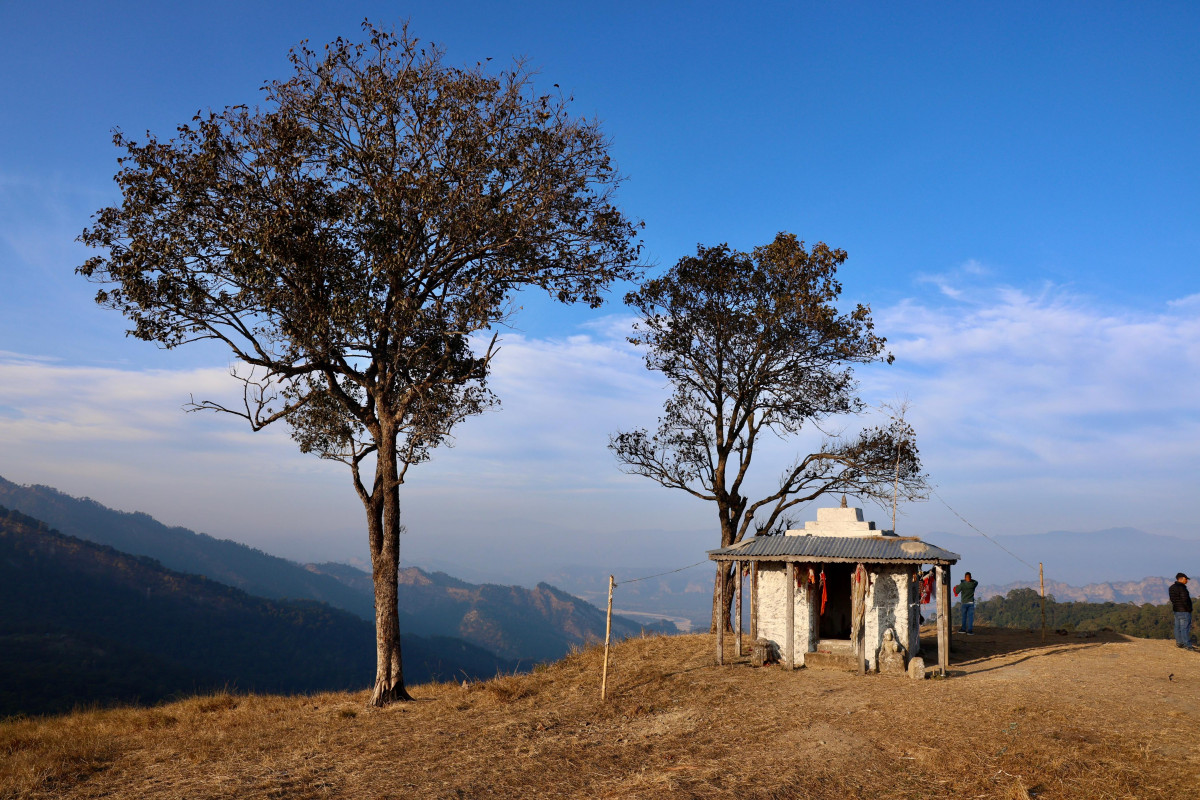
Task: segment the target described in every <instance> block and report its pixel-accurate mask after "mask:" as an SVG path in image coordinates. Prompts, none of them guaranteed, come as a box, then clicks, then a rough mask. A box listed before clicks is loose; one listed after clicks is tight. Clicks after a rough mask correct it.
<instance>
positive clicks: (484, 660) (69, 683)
mask: <svg viewBox="0 0 1200 800" xmlns="http://www.w3.org/2000/svg"><path fill="white" fill-rule="evenodd" d="M0 609H3V613H2V614H0V716H4V715H6V714H14V713H19V712H20V713H43V712H56V711H67V710H70V709H71V708H72V707H73V706H75V705H77V704H90V703H111V702H136V701H140V702H154V701H157V700H161V699H163V698H166V697H169V696H172V695H178V694H187V693H192V692H198V691H210V690H214V689H220V688H225V687H230V688H235V689H239V690H247V691H250V690H253V691H261V692H282V693H297V692H310V691H323V690H337V689H360V688H365V687H367V686H369V685H370V683H371V682H372V681H373V680H374V669H375V658H374V630H373V628H372V625H371V624H370V623H368V622H366V621H365V620H362V619H360V618H358V617H356V616H354V615H352V614H349V613H347V612H345V611H341V610H339V609H335V608H332V607H330V606H328V605H326V604H324V603H318V602H314V601H280V600H268V599H265V598H261V597H255V596H252V595H249V594H247V593H245V592H243V591H241V590H239V589H234V588H232V587H230V586H226V585H224V584H221V583H218V582H216V581H213V580H209V579H207V578H203V577H200V576H197V575H188V574H185V573H181V572H176V571H173V570H168V569H166V568H165V567H163V566H162V565H161V564H159V563H158V562H157V561H155V560H153V559H150V558H146V557H138V556H132V555H129V554H127V553H122V552H120V551H118V550H116V549H114V548H111V547H106V546H103V545H98V544H95V543H93V542H86V541H83V540H82V539H79V538H76V537H73V536H66V535H63V534H61V533H58V532H56V531H53V530H51V529H50V527H49V526H47V525H46V524H45V523H43V522H40V521H38V520H35V519H33V518H32V517H29V516H26V515H24V514H21V513H20V512H16V511H11V510H8V509H4V508H0ZM403 648H404V651H403V652H404V665H405V677H406V679H407V680H408V681H410V682H412V683H422V682H426V681H429V680H432V679H434V678H442V679H454V678H461V677H463V676H467V677H478V678H487V677H492V676H494V675H495V674H496V673H497V672H508V671H511V670H513V669H515V668H516V666H517V665H516V664H515V663H514V662H512V661H508V660H506V659H502V658H498V657H496V656H495V655H494V654H492V653H490V652H488V651H487V650H485V649H483V648H480V647H476V646H474V645H471V644H468V643H466V642H463V641H461V640H456V639H447V638H427V637H420V636H413V635H409V636H406V637H404V640H403Z"/></svg>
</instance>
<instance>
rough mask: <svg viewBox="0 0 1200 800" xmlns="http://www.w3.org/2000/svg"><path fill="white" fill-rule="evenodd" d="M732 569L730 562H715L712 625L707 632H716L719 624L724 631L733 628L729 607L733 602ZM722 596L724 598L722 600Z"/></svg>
mask: <svg viewBox="0 0 1200 800" xmlns="http://www.w3.org/2000/svg"><path fill="white" fill-rule="evenodd" d="M732 570H733V567H732V566H731V565H730V564H723V563H721V562H717V574H716V577H715V578H714V579H713V615H712V625H710V626H709V629H708V632H709V633H716V632H717V625H721V626H722V628H723V629H724V630H726V631H732V630H733V614H732V613H731V612H730V608H729V606H730V605H731V604H732V602H733V594H734V577H733V571H732ZM722 598H724V600H723V601H722Z"/></svg>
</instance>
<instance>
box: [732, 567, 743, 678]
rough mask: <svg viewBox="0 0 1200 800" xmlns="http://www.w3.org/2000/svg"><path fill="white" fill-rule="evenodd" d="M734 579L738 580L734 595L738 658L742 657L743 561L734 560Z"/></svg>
mask: <svg viewBox="0 0 1200 800" xmlns="http://www.w3.org/2000/svg"><path fill="white" fill-rule="evenodd" d="M733 579H734V580H735V581H737V583H736V584H735V586H737V590H736V591H737V594H736V595H735V596H734V597H735V598H736V599H735V600H734V603H733V605H734V608H735V616H736V617H737V623H736V625H735V626H734V630H735V631H737V654H738V658H741V657H742V562H740V561H735V562H733Z"/></svg>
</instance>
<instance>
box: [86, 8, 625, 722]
mask: <svg viewBox="0 0 1200 800" xmlns="http://www.w3.org/2000/svg"><path fill="white" fill-rule="evenodd" d="M363 28H364V32H365V41H363V42H361V43H355V42H351V41H347V40H343V39H338V40H337V41H335V42H333V43H332V44H330V45H328V46H327V47H325V48H324V50H323V51H322V52H314V51H313V50H311V49H309V48H308V47H307V46H303V45H302V46H300V47H298V48H296V49H294V50H293V51H292V52H291V62H292V65H293V67H294V75H292V77H291V78H289V79H288V80H284V81H272V82H269V83H267V84H265V85H264V87H263V88H264V91H265V102H264V106H263V107H261V108H254V109H251V108H247V107H244V106H232V107H227V108H225V109H224V110H222V111H219V112H208V113H206V114H197V116H196V117H195V118H194V119H193V120H192V121H191V123H190V124H186V125H182V126H180V127H179V128H178V130H177V133H176V134H175V136H174V137H173V138H171V139H169V140H162V139H159V138H157V137H156V136H154V135H152V134H147V137H146V140H145V141H144V142H138V141H134V140H133V139H131V138H129V137H127V136H125V135H124V134H123V133H121V132H119V131H118V132H116V133H115V134H114V141H115V144H116V145H117V146H118V147H119V148H121V149H122V150H123V151H124V154H123V157H122V158H121V159H120V164H121V168H120V171H119V172H118V174H117V175H116V181H117V183H118V185H119V186H120V189H121V192H122V196H123V202H122V203H121V204H120V205H117V206H114V207H110V208H105V209H102V210H101V211H100V212H98V214H97V215H96V217H95V218H94V220H93V225H92V227H90V228H88V229H87V230H85V231H84V232H83V234H82V236H81V240H82V241H83V242H84V243H85V244H87V245H90V246H92V247H94V248H98V250H99V251H100V254H99V255H96V256H95V257H93V258H91V259H89V260H88V261H87V262H86V263H85V264H84V265H83V266H82V267H80V269H79V272H80V273H82V274H83V275H85V276H87V277H88V278H90V279H92V280H94V281H97V282H99V283H101V284H102V285H103V286H102V288H101V290H100V291H99V294H98V296H97V301H98V302H99V303H100V304H102V305H104V306H107V307H110V308H113V309H116V310H118V311H120V312H122V313H123V314H124V315H125V316H126V317H128V318H129V319H130V320H131V321H132V323H133V325H132V330H131V331H130V333H131V334H133V335H134V336H136V337H138V338H141V339H145V340H147V341H151V342H156V343H158V344H159V345H161V346H163V347H167V348H173V347H177V346H179V345H182V344H185V343H189V342H195V341H198V340H216V341H218V342H222V343H224V345H226V346H227V347H228V348H229V351H230V352H231V353H232V358H233V361H232V363H233V365H234V366H233V372H234V374H235V375H236V377H237V378H238V379H239V380H240V381H241V382H242V388H243V394H244V397H243V400H242V401H241V402H239V403H237V404H235V405H232V406H230V405H227V404H222V403H219V402H216V401H213V400H202V401H200V402H196V403H193V405H192V408H194V409H211V410H215V411H221V412H228V413H231V414H234V415H236V416H239V417H242V418H244V419H245V420H246V421H248V422H249V423H250V425H251V426H252V427H253V428H254V429H255V430H258V429H260V428H262V427H263V426H265V425H268V424H271V423H273V422H277V421H281V420H282V421H284V422H285V423H288V424H290V425H291V428H292V431H293V435H294V438H295V439H296V441H297V442H298V443H299V445H300V448H301V449H302V450H304V451H305V452H312V453H316V454H318V455H320V456H321V457H323V458H329V459H337V460H339V461H342V462H345V463H346V464H347V465H348V466H349V468H350V471H351V474H352V477H353V483H354V488H355V490H356V491H357V493H358V496H359V498H360V499H361V501H362V504H363V508H364V510H365V512H366V522H367V535H368V539H369V541H370V550H371V562H372V573H373V577H374V585H375V622H376V646H377V653H378V662H377V673H376V680H375V688H374V692H373V693H372V696H371V702H372V704H374V705H383V704H385V703H388V702H391V701H394V700H398V699H407V698H408V693H407V692H406V690H405V687H404V678H403V671H402V666H401V650H400V632H399V627H398V614H397V591H396V581H397V569H398V565H399V543H400V532H401V522H400V492H399V488H400V486H401V484H403V483H404V480H405V475H406V473H407V470H408V468H409V467H410V466H412V465H413V464H416V463H418V462H420V461H422V460H424V459H426V458H427V457H428V456H429V452H430V449H431V448H433V447H435V446H437V445H438V444H439V443H442V442H443V441H444V440H445V438H446V437H447V436H448V434H449V432H450V430H451V428H452V427H453V426H454V425H455V423H457V422H458V421H460V420H462V419H463V418H465V417H467V416H469V415H471V414H476V413H478V412H480V411H481V410H482V409H484V408H485V407H487V406H488V405H490V404H491V403H492V402H494V398H493V397H492V395H491V394H490V393H489V391H488V389H487V384H486V379H487V376H488V371H489V366H490V364H491V361H492V358H493V356H494V355H495V353H496V347H495V342H496V339H495V335H494V329H495V327H496V326H497V324H499V323H501V322H503V321H504V320H505V318H506V316H507V314H508V313H509V311H510V305H511V299H512V296H513V294H514V293H515V292H517V291H519V290H521V289H524V288H528V287H537V288H540V289H543V290H545V291H547V292H549V293H550V294H551V296H553V297H554V298H556V299H557V300H558V301H561V302H584V303H588V304H590V305H591V306H593V307H595V306H597V305H599V304H600V302H601V295H602V292H603V291H604V289H605V288H606V287H607V286H608V285H609V284H610V283H611V282H612V281H614V280H617V279H627V278H630V277H632V276H633V275H634V273H635V271H636V260H637V252H638V245H637V243H636V228H637V225H635V224H633V223H631V222H630V221H629V220H628V219H627V218H626V217H624V216H623V215H622V214H621V212H620V211H619V210H618V209H617V208H616V207H615V206H614V204H613V200H612V193H613V190H614V188H615V187H616V185H617V184H618V182H619V180H618V175H617V173H616V172H615V170H614V166H613V164H612V163H611V161H610V157H609V153H608V149H609V148H608V142H607V140H606V138H605V137H604V136H603V134H602V132H601V130H600V128H599V127H598V125H597V124H596V123H595V122H593V121H589V120H585V119H581V118H576V117H573V116H572V115H571V114H570V112H569V110H568V98H564V97H563V96H562V95H561V94H557V93H553V94H544V95H543V94H537V93H536V92H535V91H534V90H533V88H532V84H531V77H530V73H529V72H528V70H527V69H526V68H525V67H524V66H523V64H521V63H519V62H518V63H516V64H515V65H514V66H513V68H512V69H511V70H508V71H499V72H495V73H493V72H491V71H489V70H488V69H487V68H486V67H484V66H482V65H478V64H477V65H475V66H473V67H464V68H458V67H451V66H447V65H446V64H444V63H443V51H442V50H441V49H439V48H438V47H435V46H430V45H427V44H421V43H418V41H417V40H416V39H415V38H413V37H411V36H410V35H409V33H408V31H407V29H406V28H405V29H403V30H401V31H400V32H398V33H397V32H394V31H386V30H381V29H379V28H376V27H374V26H371V25H369V24H365V23H364V26H363Z"/></svg>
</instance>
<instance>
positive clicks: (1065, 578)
mask: <svg viewBox="0 0 1200 800" xmlns="http://www.w3.org/2000/svg"><path fill="white" fill-rule="evenodd" d="M921 538H923V539H925V540H926V541H930V542H932V543H933V544H936V545H938V546H939V547H944V548H946V549H947V550H951V551H953V552H955V553H958V554H959V555H961V556H962V560H961V561H959V563H958V564H957V565H956V566H955V567H954V574H955V575H961V574H962V573H963V571H964V570H969V571H970V572H971V574H972V575H971V576H972V577H973V578H975V580H977V581H979V582H980V583H986V584H988V585H993V586H994V585H1004V584H1008V583H1014V582H1018V581H1023V582H1029V581H1034V582H1036V581H1037V579H1038V574H1037V565H1038V562H1039V561H1040V562H1042V563H1043V565H1044V568H1045V573H1046V580H1047V582H1050V581H1055V582H1058V583H1062V584H1067V585H1070V586H1086V585H1088V584H1102V583H1122V582H1126V581H1130V580H1137V579H1139V578H1141V577H1143V576H1147V575H1154V576H1160V577H1163V578H1170V579H1171V580H1174V579H1175V573H1176V572H1179V571H1183V572H1187V573H1188V574H1189V575H1190V574H1191V571H1197V572H1200V540H1197V539H1183V538H1180V537H1176V536H1161V535H1158V534H1153V533H1146V532H1145V531H1141V530H1138V529H1137V528H1108V529H1106V530H1101V531H1094V532H1091V533H1080V532H1078V531H1052V532H1049V533H1033V534H1026V535H1020V536H1011V535H1010V536H992V539H994V540H995V541H996V542H997V543H999V545H1001V546H1002V547H1003V548H1004V549H1001V547H997V546H996V544H994V543H993V542H991V541H988V540H987V539H985V538H984V537H982V536H961V535H958V534H951V533H931V534H929V535H928V536H923V537H921ZM1005 550H1008V551H1010V552H1011V553H1014V554H1015V555H1016V556H1017V557H1019V558H1020V559H1021V560H1018V558H1014V556H1013V555H1010V554H1009V552H1005ZM1021 561H1024V562H1026V563H1025V564H1023V563H1021Z"/></svg>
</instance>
